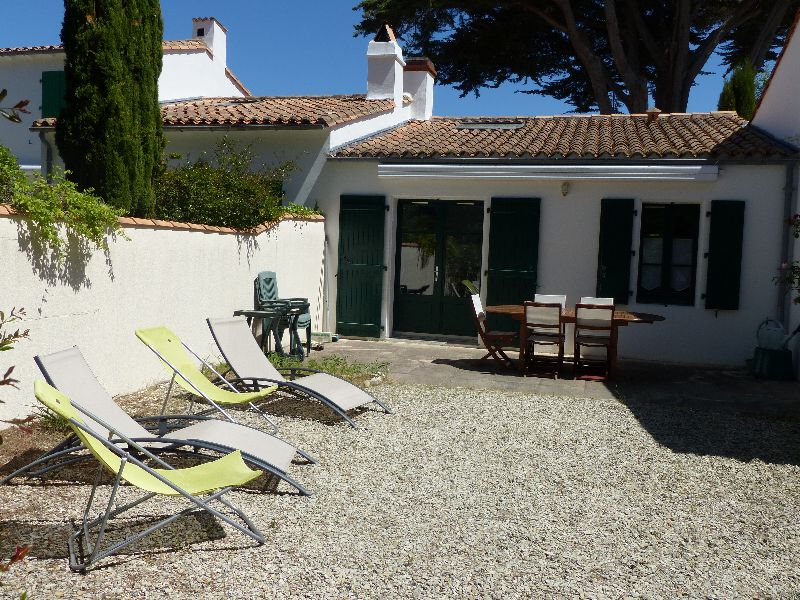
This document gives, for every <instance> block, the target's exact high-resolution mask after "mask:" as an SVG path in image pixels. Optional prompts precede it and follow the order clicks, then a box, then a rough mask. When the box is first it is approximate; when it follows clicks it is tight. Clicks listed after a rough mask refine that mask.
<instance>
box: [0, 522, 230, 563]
mask: <svg viewBox="0 0 800 600" xmlns="http://www.w3.org/2000/svg"><path fill="white" fill-rule="evenodd" d="M167 516H169V515H154V516H152V517H148V518H137V519H135V520H122V521H116V522H115V521H113V520H112V521H111V522H110V523H109V528H108V529H107V531H106V535H105V536H104V538H103V545H104V546H106V545H111V544H114V543H116V542H119V541H122V540H123V539H125V538H126V537H128V536H131V535H134V534H136V533H138V532H140V531H143V530H144V529H146V528H147V527H148V526H150V525H152V524H153V523H155V522H157V521H159V520H161V519H164V518H166V517H167ZM71 533H72V525H71V524H70V523H64V522H61V523H57V522H46V521H32V520H30V521H15V520H10V521H0V556H9V555H10V554H11V553H12V552H13V551H14V548H15V547H16V546H19V545H23V544H27V545H30V546H31V550H30V553H29V554H28V557H29V558H39V559H66V558H68V557H69V553H68V551H67V538H69V536H70V534H71ZM225 535H226V534H225V530H224V529H223V528H222V527H221V526H220V524H219V522H218V521H217V520H216V519H215V518H214V517H213V516H211V515H209V514H208V513H197V514H191V515H186V516H184V517H181V518H180V519H177V520H176V521H174V522H172V523H170V524H169V525H167V526H165V527H164V528H163V529H160V530H158V531H156V532H155V533H154V534H152V535H149V536H147V537H145V538H143V539H141V540H139V541H137V542H135V543H133V544H131V545H130V546H127V547H125V548H123V549H122V550H121V551H120V552H119V553H118V554H117V556H119V555H135V554H159V553H163V552H172V551H175V550H178V549H180V548H184V547H186V546H189V545H193V544H200V543H203V542H209V541H214V540H220V539H222V538H224V537H225ZM112 560H113V558H112Z"/></svg>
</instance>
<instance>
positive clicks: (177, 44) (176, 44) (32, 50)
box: [0, 39, 211, 56]
mask: <svg viewBox="0 0 800 600" xmlns="http://www.w3.org/2000/svg"><path fill="white" fill-rule="evenodd" d="M161 46H162V49H163V50H165V51H167V52H173V51H193V50H197V51H199V50H202V51H204V52H211V49H210V48H209V47H208V45H207V44H206V43H205V42H204V41H203V40H197V39H183V40H163V41H162V42H161ZM63 51H64V45H63V44H43V45H39V46H19V47H9V48H0V56H2V55H3V54H38V53H46V52H63Z"/></svg>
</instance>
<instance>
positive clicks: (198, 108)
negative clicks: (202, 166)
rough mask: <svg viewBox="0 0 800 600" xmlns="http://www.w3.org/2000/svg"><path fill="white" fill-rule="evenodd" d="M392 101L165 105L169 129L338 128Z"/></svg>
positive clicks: (49, 123) (50, 122)
mask: <svg viewBox="0 0 800 600" xmlns="http://www.w3.org/2000/svg"><path fill="white" fill-rule="evenodd" d="M393 108H394V102H393V101H391V100H367V99H366V97H365V96H364V95H357V94H354V95H349V96H252V97H245V98H239V97H230V98H228V97H226V98H198V99H196V100H186V101H182V102H169V103H166V104H162V105H161V115H162V117H163V119H164V126H165V127H203V126H205V127H209V126H248V125H250V126H253V125H273V126H274V125H278V126H309V125H313V126H319V127H335V126H336V125H342V124H344V123H349V122H351V121H356V120H358V119H361V118H364V117H370V116H374V115H379V114H382V113H387V112H390V111H391V110H392V109H393ZM54 125H55V119H54V118H48V119H39V120H37V121H34V123H33V127H35V128H36V127H53V126H54Z"/></svg>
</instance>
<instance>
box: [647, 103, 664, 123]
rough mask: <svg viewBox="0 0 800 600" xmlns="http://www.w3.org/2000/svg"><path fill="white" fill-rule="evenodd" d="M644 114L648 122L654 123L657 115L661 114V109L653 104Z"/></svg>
mask: <svg viewBox="0 0 800 600" xmlns="http://www.w3.org/2000/svg"><path fill="white" fill-rule="evenodd" d="M645 114H646V115H647V122H648V123H655V121H656V120H657V119H658V115H660V114H661V111H660V110H658V109H657V108H656V107H655V106H653V107H651V108H648V109H647V111H646V112H645Z"/></svg>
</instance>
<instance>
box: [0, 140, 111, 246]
mask: <svg viewBox="0 0 800 600" xmlns="http://www.w3.org/2000/svg"><path fill="white" fill-rule="evenodd" d="M66 174H67V172H55V173H53V174H52V176H51V180H50V181H47V180H46V179H44V178H43V177H42V176H41V175H36V176H35V177H34V179H33V181H32V182H31V181H29V180H28V179H27V178H26V177H25V174H24V173H23V172H22V170H21V169H20V168H19V165H18V164H17V159H16V158H14V155H12V154H11V152H10V151H9V150H8V148H6V147H5V146H0V202H4V203H8V204H11V205H12V206H13V207H14V209H15V210H17V211H18V212H19V213H20V214H22V215H23V216H25V217H26V218H27V219H28V220H29V222H30V223H31V225H32V226H33V227H32V229H33V230H34V231H35V232H36V233H38V234H39V236H40V237H41V240H42V242H43V243H44V245H45V247H46V248H49V249H50V250H51V251H53V252H54V253H55V254H56V255H57V256H58V257H63V255H64V252H65V248H66V238H65V236H64V233H66V234H68V235H69V234H71V235H76V236H79V237H80V238H82V239H83V240H85V241H87V242H89V243H90V244H92V245H94V246H95V247H97V248H106V247H107V242H106V234H107V233H108V231H109V230H111V231H112V232H115V233H119V232H120V231H121V230H120V227H119V223H118V221H117V217H118V216H120V211H119V210H117V209H115V208H113V207H111V206H109V205H108V204H106V203H104V202H103V201H102V200H101V199H100V198H98V197H97V196H95V195H94V193H93V191H92V190H86V191H84V192H81V191H78V188H77V186H76V185H75V184H74V183H73V182H71V181H69V180H67V179H66V177H65V176H66ZM62 227H63V228H64V229H63V230H62Z"/></svg>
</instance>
